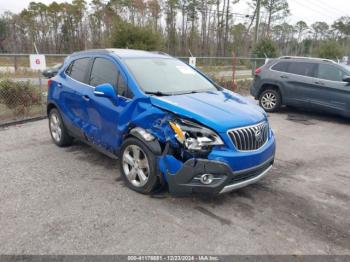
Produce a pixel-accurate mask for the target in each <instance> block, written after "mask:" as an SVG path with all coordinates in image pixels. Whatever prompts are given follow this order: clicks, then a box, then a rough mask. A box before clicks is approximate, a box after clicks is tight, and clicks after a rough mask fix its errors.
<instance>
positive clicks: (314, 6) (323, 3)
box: [0, 0, 350, 24]
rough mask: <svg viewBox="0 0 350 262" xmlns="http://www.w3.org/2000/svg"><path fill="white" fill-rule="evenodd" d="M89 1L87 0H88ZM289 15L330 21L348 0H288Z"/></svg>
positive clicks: (4, 4) (22, 2)
mask: <svg viewBox="0 0 350 262" xmlns="http://www.w3.org/2000/svg"><path fill="white" fill-rule="evenodd" d="M30 2H31V0H0V12H1V13H3V12H4V11H11V12H14V13H16V12H19V11H21V10H22V9H23V8H26V7H27V6H28V4H29V3H30ZM36 2H43V3H45V4H48V3H51V2H53V1H52V0H41V1H38V0H36ZM56 2H71V0H56ZM88 2H89V0H88ZM247 2H248V0H240V3H238V4H236V5H235V6H234V8H232V12H236V13H243V14H246V13H247V12H248V11H249V10H248V5H247ZM288 3H289V6H290V10H291V13H292V15H291V17H290V18H289V22H291V23H295V22H296V21H299V20H304V21H306V22H307V23H308V24H311V23H313V22H315V21H325V22H327V23H332V22H333V21H334V20H335V19H337V18H339V17H340V16H345V15H349V16H350V0H288Z"/></svg>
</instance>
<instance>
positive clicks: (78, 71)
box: [66, 58, 89, 83]
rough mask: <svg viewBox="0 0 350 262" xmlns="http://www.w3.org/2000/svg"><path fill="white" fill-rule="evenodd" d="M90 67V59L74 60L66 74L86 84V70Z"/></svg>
mask: <svg viewBox="0 0 350 262" xmlns="http://www.w3.org/2000/svg"><path fill="white" fill-rule="evenodd" d="M88 66H89V58H81V59H77V60H74V61H73V62H72V63H71V64H70V65H69V66H68V68H67V70H66V74H67V75H69V76H70V77H71V78H73V79H75V80H77V81H80V82H83V83H84V82H85V75H86V70H87V69H88Z"/></svg>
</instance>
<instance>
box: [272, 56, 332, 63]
mask: <svg viewBox="0 0 350 262" xmlns="http://www.w3.org/2000/svg"><path fill="white" fill-rule="evenodd" d="M278 59H312V60H319V61H324V62H330V63H336V62H335V61H333V60H330V59H325V58H317V57H307V56H280V57H279V58H278Z"/></svg>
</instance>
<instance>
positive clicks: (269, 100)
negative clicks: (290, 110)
mask: <svg viewBox="0 0 350 262" xmlns="http://www.w3.org/2000/svg"><path fill="white" fill-rule="evenodd" d="M261 105H262V106H263V108H265V109H273V108H275V107H276V105H277V97H276V95H275V94H273V93H270V92H267V93H265V94H264V95H263V97H262V98H261Z"/></svg>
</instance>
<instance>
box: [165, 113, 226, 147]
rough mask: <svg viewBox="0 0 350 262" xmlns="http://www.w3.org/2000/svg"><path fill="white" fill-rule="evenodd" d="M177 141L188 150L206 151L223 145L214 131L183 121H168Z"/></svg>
mask: <svg viewBox="0 0 350 262" xmlns="http://www.w3.org/2000/svg"><path fill="white" fill-rule="evenodd" d="M169 124H170V126H171V128H172V130H173V131H174V132H175V137H176V139H177V141H178V142H179V143H180V144H182V145H184V147H185V148H186V149H189V150H208V149H209V148H210V147H211V146H215V145H223V144H224V143H223V142H222V140H221V138H220V137H219V135H218V134H216V133H215V132H214V131H212V130H210V129H209V128H206V127H204V126H201V125H199V124H196V123H193V122H191V121H188V120H184V119H177V120H175V121H169Z"/></svg>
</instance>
